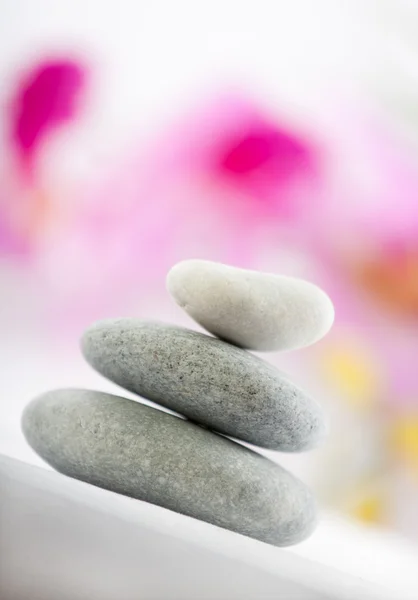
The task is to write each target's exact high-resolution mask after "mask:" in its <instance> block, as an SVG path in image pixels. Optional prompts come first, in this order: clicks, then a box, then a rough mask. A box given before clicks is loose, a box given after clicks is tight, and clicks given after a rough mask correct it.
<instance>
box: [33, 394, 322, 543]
mask: <svg viewBox="0 0 418 600" xmlns="http://www.w3.org/2000/svg"><path fill="white" fill-rule="evenodd" d="M22 427H23V432H24V434H25V436H26V439H27V440H28V442H29V444H30V445H31V447H32V448H33V449H34V450H35V452H37V453H38V454H39V455H40V456H41V457H42V458H43V459H44V460H45V461H46V462H47V463H49V464H50V465H51V466H52V467H54V468H55V469H56V470H57V471H59V472H61V473H64V474H65V475H69V476H70V477H74V478H76V479H80V480H82V481H85V482H87V483H91V484H93V485H96V486H99V487H102V488H105V489H108V490H112V491H114V492H118V493H120V494H124V495H126V496H131V497H133V498H137V499H139V500H145V501H147V502H151V503H153V504H157V505H159V506H163V507H165V508H168V509H170V510H173V511H176V512H179V513H182V514H185V515H189V516H191V517H195V518H196V519H201V520H202V521H207V522H209V523H213V524H214V525H218V526H219V527H224V528H225V529H230V530H232V531H235V532H237V533H241V534H244V535H247V536H250V537H253V538H256V539H258V540H261V541H263V542H267V543H269V544H274V545H276V546H287V545H290V544H294V543H296V542H299V541H301V540H303V539H305V538H306V537H307V536H308V535H309V534H310V533H311V532H312V530H313V528H314V525H315V521H316V506H315V502H314V499H313V497H312V495H311V493H310V492H309V490H308V489H307V487H306V486H305V485H304V484H303V483H302V482H301V481H299V480H298V479H296V478H295V477H294V476H293V475H291V474H290V473H289V472H287V471H286V470H285V469H283V468H282V467H280V466H279V465H277V464H276V463H273V462H272V461H270V460H268V459H267V458H265V457H263V456H261V455H259V454H257V453H256V452H253V451H252V450H249V449H248V448H245V447H244V446H241V445H240V444H237V443H235V442H233V441H231V440H229V439H227V438H225V437H222V436H220V435H218V434H216V433H213V432H211V431H208V430H206V429H203V428H201V427H200V426H199V425H196V424H194V423H191V422H189V421H184V420H183V419H180V418H178V417H176V416H173V415H169V414H167V413H164V412H162V411H160V410H157V409H155V408H151V407H149V406H145V405H143V404H140V403H139V402H135V401H133V400H128V399H126V398H121V397H118V396H113V395H110V394H105V393H102V392H95V391H89V390H78V389H69V390H57V391H52V392H48V393H46V394H44V395H42V396H40V397H39V398H37V399H35V400H33V401H32V402H31V403H30V404H29V406H28V407H27V408H26V409H25V411H24V414H23V418H22Z"/></svg>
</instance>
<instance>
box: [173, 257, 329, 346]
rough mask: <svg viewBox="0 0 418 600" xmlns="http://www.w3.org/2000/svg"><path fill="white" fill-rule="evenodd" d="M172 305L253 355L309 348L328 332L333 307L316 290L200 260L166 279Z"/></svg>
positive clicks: (289, 279)
mask: <svg viewBox="0 0 418 600" xmlns="http://www.w3.org/2000/svg"><path fill="white" fill-rule="evenodd" d="M167 287H168V290H169V292H170V293H171V295H172V296H173V298H174V300H175V301H176V302H177V304H179V305H180V306H181V307H182V308H183V309H184V310H185V311H186V312H187V313H188V314H189V315H190V316H191V317H192V318H193V319H194V320H195V321H196V322H197V323H199V324H200V325H201V326H202V327H204V328H205V329H206V330H207V331H209V332H210V333H213V334H214V335H216V336H217V337H219V338H221V339H224V340H226V341H228V342H230V343H232V344H235V345H237V346H240V347H242V348H247V349H249V350H256V351H272V350H293V349H295V348H301V347H303V346H309V345H310V344H313V343H314V342H316V341H318V340H319V339H321V338H322V337H323V336H324V335H325V334H326V333H327V332H328V331H329V329H330V328H331V326H332V323H333V320H334V308H333V305H332V302H331V300H330V299H329V297H328V296H327V294H326V293H325V292H323V291H322V290H321V289H320V288H318V287H317V286H316V285H314V284H312V283H309V282H308V281H304V280H302V279H295V278H293V277H286V276H283V275H271V274H267V273H260V272H257V271H248V270H245V269H238V268H235V267H230V266H227V265H223V264H219V263H214V262H210V261H205V260H185V261H183V262H180V263H178V264H177V265H175V266H174V267H173V268H172V269H171V271H170V272H169V274H168V276H167Z"/></svg>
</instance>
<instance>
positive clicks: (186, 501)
mask: <svg viewBox="0 0 418 600" xmlns="http://www.w3.org/2000/svg"><path fill="white" fill-rule="evenodd" d="M167 283H168V289H169V291H170V292H171V294H172V296H173V297H174V299H175V300H176V301H177V302H178V304H179V305H180V306H182V307H183V308H184V309H185V310H186V312H187V313H188V314H189V315H190V316H191V317H193V318H194V319H195V320H196V321H197V322H198V323H199V324H200V325H202V326H203V327H204V328H205V329H206V330H207V331H208V332H210V333H212V334H214V335H215V336H217V337H212V336H209V335H205V334H202V333H198V332H195V331H191V330H189V329H184V328H180V327H175V326H172V325H166V324H162V323H158V322H150V321H144V320H141V319H129V318H125V319H114V320H106V321H101V322H99V323H96V324H94V325H93V326H92V327H90V328H89V329H88V330H87V331H86V332H85V334H84V336H83V339H82V350H83V354H84V356H85V358H86V359H87V361H88V362H89V363H90V364H91V365H92V366H93V367H94V368H95V369H96V370H97V371H99V372H100V373H101V374H102V375H104V376H105V377H107V378H108V379H110V380H111V381H113V382H114V383H116V384H118V385H120V386H121V387H123V388H124V389H126V390H129V391H130V392H134V393H136V394H139V395H140V396H141V397H142V398H146V399H148V400H151V401H153V402H154V403H156V404H159V405H161V406H164V407H166V408H168V409H170V410H171V411H175V413H178V414H179V415H182V416H177V415H175V414H170V413H167V412H163V411H161V410H158V409H156V408H153V407H152V406H149V405H145V404H142V403H140V402H136V401H134V400H131V399H127V398H121V397H119V396H114V395H111V394H106V393H102V392H97V391H89V390H81V389H66V390H57V391H52V392H48V393H46V394H44V395H42V396H41V397H39V398H37V399H35V400H34V401H32V403H31V404H29V406H28V407H27V408H26V409H25V412H24V414H23V419H22V425H23V431H24V434H25V436H26V439H27V440H28V442H29V444H30V445H31V446H32V448H33V449H34V450H35V451H36V452H37V453H38V454H39V455H40V456H41V457H42V458H43V459H44V460H45V461H46V462H47V463H49V464H50V465H52V466H53V467H54V468H55V469H57V470H58V471H60V472H61V473H64V474H66V475H68V476H70V477H74V478H77V479H80V480H82V481H85V482H88V483H90V484H93V485H96V486H100V487H102V488H105V489H108V490H112V491H114V492H118V493H121V494H124V495H126V496H130V497H133V498H137V499H140V500H145V501H147V502H151V503H154V504H157V505H160V506H162V507H165V508H168V509H171V510H174V511H177V512H179V513H183V514H185V515H189V516H191V517H195V518H197V519H201V520H203V521H207V522H209V523H213V524H215V525H218V526H220V527H224V528H226V529H230V530H232V531H235V532H238V533H241V534H245V535H248V536H251V537H253V538H256V539H258V540H262V541H264V542H268V543H270V544H274V545H277V546H286V545H289V544H293V543H296V542H298V541H301V540H302V539H304V538H305V537H307V536H308V535H309V533H310V532H311V531H312V529H313V527H314V524H315V520H316V516H315V515H316V508H315V502H314V500H313V498H312V496H311V493H310V492H309V490H308V489H307V488H306V486H305V485H304V484H303V483H302V482H301V481H299V480H298V479H296V478H295V477H294V476H293V475H291V474H290V473H289V472H287V471H286V470H285V469H283V468H282V467H280V466H279V465H278V464H276V463H275V462H273V461H271V460H269V459H268V458H266V457H264V456H262V455H260V454H258V453H257V452H255V451H253V450H252V449H250V448H248V447H246V446H244V445H242V444H240V443H239V442H236V441H233V440H231V439H230V437H232V438H236V439H238V440H242V441H243V442H247V443H249V444H253V445H256V446H260V447H262V448H269V449H272V450H279V451H284V452H298V451H302V450H307V449H310V448H313V447H314V446H316V445H317V444H318V443H319V442H320V440H321V439H322V438H323V437H324V434H325V432H326V426H325V419H324V415H323V412H322V410H321V408H320V406H319V404H317V403H316V402H315V401H314V400H312V399H311V398H310V397H309V396H308V395H307V394H306V393H305V392H304V391H302V390H301V389H300V388H299V387H297V386H296V385H294V384H293V383H292V382H291V381H290V380H289V379H288V377H287V376H285V375H283V374H282V373H281V372H279V371H278V370H276V369H275V368H274V367H273V366H272V365H270V364H269V363H267V362H264V361H263V360H261V359H260V358H258V357H257V356H254V355H253V354H250V353H249V352H248V351H247V350H248V349H251V350H255V351H265V350H288V349H290V348H292V349H293V348H296V347H301V346H306V345H308V344H311V343H313V342H315V341H316V340H318V339H319V338H321V337H322V336H323V335H324V334H325V333H326V332H327V331H328V330H329V328H330V327H331V324H332V321H333V308H332V304H331V301H330V300H329V298H328V296H327V295H326V294H325V293H324V292H322V291H321V290H320V289H319V288H317V287H316V286H314V285H312V284H310V283H308V282H305V281H302V280H297V279H293V278H288V277H284V276H277V275H267V274H262V273H258V272H252V271H245V270H242V269H237V268H233V267H228V266H225V265H220V264H216V263H211V262H207V261H199V260H193V261H184V262H182V263H179V264H178V265H176V266H175V267H174V268H173V269H172V270H171V271H170V273H169V275H168V282H167ZM226 436H230V437H226Z"/></svg>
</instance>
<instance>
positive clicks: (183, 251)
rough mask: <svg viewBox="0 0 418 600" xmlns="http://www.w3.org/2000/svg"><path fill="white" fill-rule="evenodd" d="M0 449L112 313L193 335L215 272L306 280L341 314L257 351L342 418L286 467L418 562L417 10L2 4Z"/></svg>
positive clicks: (56, 1)
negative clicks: (403, 544) (183, 271)
mask: <svg viewBox="0 0 418 600" xmlns="http://www.w3.org/2000/svg"><path fill="white" fill-rule="evenodd" d="M0 49H1V51H0V81H1V85H0V94H1V104H0V328H1V337H0V356H1V362H0V365H1V366H0V374H1V375H0V452H1V453H4V454H8V455H10V456H14V457H16V458H20V459H22V460H25V461H27V462H31V463H34V464H41V461H40V459H38V458H37V457H36V456H35V455H34V454H33V453H32V451H31V450H30V449H29V448H28V447H27V445H26V443H25V442H24V440H23V437H22V435H21V433H20V425H19V420H20V414H21V411H22V409H23V407H24V405H25V404H26V403H27V402H28V401H29V400H30V399H31V398H32V397H33V396H34V395H36V394H37V393H40V392H42V391H44V390H46V389H48V388H51V387H65V386H75V387H83V386H89V387H93V386H94V387H99V388H100V389H106V390H114V389H116V388H115V386H112V385H111V384H110V383H107V382H105V381H102V380H101V379H100V378H99V376H98V375H96V374H94V373H92V372H91V371H90V369H89V368H88V367H87V366H86V365H84V363H83V360H82V358H81V356H80V354H79V350H78V339H79V337H80V333H81V331H82V330H83V328H84V327H85V326H86V325H87V324H88V323H90V322H91V321H92V320H95V319H99V318H102V317H111V316H125V315H132V316H141V317H146V318H153V319H161V320H169V321H172V322H176V323H179V324H184V325H186V326H190V327H194V324H193V323H192V322H191V321H189V320H188V318H187V317H186V316H185V315H183V314H182V312H181V310H180V309H179V308H178V307H176V306H175V305H174V303H173V302H172V301H171V300H170V298H169V297H168V294H167V292H166V290H165V275H166V272H167V270H168V269H169V268H170V266H171V265H173V264H174V263H175V262H176V261H178V260H181V259H184V258H205V259H210V260H218V261H222V262H226V263H230V264H234V265H237V266H242V267H247V268H252V269H259V270H264V271H269V272H275V273H285V274H290V275H294V276H300V277H304V278H306V279H309V280H310V281H313V282H315V283H316V284H318V285H320V286H322V287H323V288H324V289H325V290H326V291H327V292H328V294H329V295H330V296H331V298H332V299H333V301H334V303H335V307H336V322H335V326H334V329H333V331H332V332H331V334H330V335H329V336H328V337H327V338H326V339H325V340H323V341H321V342H320V343H318V344H317V345H315V346H314V347H312V348H308V349H304V350H301V351H297V352H295V353H288V354H282V355H280V354H277V355H266V356H264V358H265V359H267V360H270V361H271V362H273V363H274V364H276V365H277V366H278V367H279V368H281V369H283V370H285V371H287V372H289V373H290V374H291V375H292V376H293V377H294V378H295V379H297V380H298V381H300V382H301V383H302V384H303V385H304V386H305V387H306V388H307V389H309V390H310V391H311V392H312V394H314V395H315V396H316V397H317V398H318V399H319V400H320V401H321V402H322V403H323V404H324V405H325V407H326V409H327V410H328V412H329V414H330V420H331V435H330V439H329V441H328V442H327V444H326V445H325V446H324V447H323V448H321V449H319V450H317V451H315V452H312V453H308V454H306V455H305V454H301V455H298V456H285V455H274V456H272V457H273V458H274V460H277V461H279V462H281V463H282V464H284V465H285V466H286V467H288V468H289V469H291V470H293V472H295V473H297V474H298V475H299V476H300V477H301V478H303V479H304V480H305V481H306V482H307V483H308V484H309V485H311V486H312V487H313V489H314V490H315V492H316V494H317V495H318V497H319V498H320V501H321V504H322V505H323V506H324V507H325V508H328V509H331V510H334V511H337V512H338V513H339V514H341V515H344V516H345V517H346V518H347V519H349V520H352V519H354V520H357V521H358V522H359V523H361V524H362V526H364V527H369V528H370V527H371V528H376V527H377V528H382V529H391V530H394V531H397V532H398V534H400V535H402V536H403V537H407V538H409V539H410V540H411V542H413V543H418V510H417V506H418V363H417V355H418V68H417V64H418V3H417V2H415V1H414V0H396V1H395V0H376V1H372V0H351V1H350V2H348V1H347V2H345V1H344V0H314V1H312V0H292V2H285V1H284V0H271V1H263V0H259V1H258V2H255V1H253V0H252V1H245V0H240V1H235V0H233V1H224V2H220V1H219V2H217V1H215V0H213V1H212V2H193V1H191V0H189V1H185V0H176V1H175V2H169V1H167V2H162V1H158V0H155V1H153V2H147V1H145V0H144V1H135V0H118V1H116V0H85V1H81V0H50V1H48V0H33V1H32V0H2V1H0Z"/></svg>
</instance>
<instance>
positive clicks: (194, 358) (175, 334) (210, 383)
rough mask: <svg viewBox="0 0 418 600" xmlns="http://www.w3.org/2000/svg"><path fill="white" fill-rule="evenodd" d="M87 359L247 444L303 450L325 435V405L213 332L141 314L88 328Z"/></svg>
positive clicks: (85, 338)
mask: <svg viewBox="0 0 418 600" xmlns="http://www.w3.org/2000/svg"><path fill="white" fill-rule="evenodd" d="M82 349H83V353H84V356H85V357H86V359H87V361H88V362H89V363H90V364H91V365H92V366H93V367H94V368H95V369H97V370H98V371H99V372H100V373H102V374H103V375H104V376H105V377H107V378H109V379H110V380H112V381H114V382H115V383H118V384H119V385H121V386H122V387H123V388H125V389H127V390H130V391H132V392H136V393H138V394H140V395H141V396H143V397H144V398H148V399H149V400H153V401H155V402H157V403H158V404H161V405H163V406H166V407H168V408H170V409H172V410H174V411H176V412H178V413H180V414H182V415H185V416H186V417H188V418H189V419H191V420H193V421H196V422H198V423H202V424H204V425H207V426H208V427H210V428H212V429H214V430H216V431H219V432H221V433H224V434H227V435H230V436H232V437H236V438H239V439H241V440H244V441H246V442H249V443H252V444H255V445H257V446H262V447H265V448H270V449H273V450H283V451H289V452H296V451H300V450H306V449H308V448H311V447H313V446H315V445H317V443H318V442H319V441H320V440H321V439H322V438H323V437H324V435H325V433H326V427H325V418H324V415H323V412H322V409H321V407H320V406H319V405H318V404H317V403H316V402H315V401H314V400H312V399H311V398H310V397H309V396H308V395H307V394H305V393H304V392H302V391H301V390H300V389H299V388H298V387H296V386H295V385H294V384H293V383H291V382H290V381H289V380H288V379H287V378H286V377H285V376H284V375H282V374H281V373H280V372H279V371H277V369H275V368H273V367H272V366H271V365H269V364H268V363H266V362H264V361H262V360H261V359H259V358H258V357H256V356H253V355H251V354H250V353H248V352H246V351H244V350H241V349H239V348H236V347H234V346H231V345H230V344H227V343H225V342H222V341H220V340H218V339H216V338H213V337H209V336H207V335H204V334H201V333H197V332H195V331H190V330H188V329H183V328H179V327H174V326H171V325H165V324H162V323H155V322H149V321H142V320H140V319H115V320H106V321H101V322H98V323H96V324H95V325H93V326H92V327H91V328H90V329H88V330H87V331H86V333H85V334H84V336H83V339H82Z"/></svg>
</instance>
